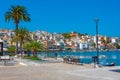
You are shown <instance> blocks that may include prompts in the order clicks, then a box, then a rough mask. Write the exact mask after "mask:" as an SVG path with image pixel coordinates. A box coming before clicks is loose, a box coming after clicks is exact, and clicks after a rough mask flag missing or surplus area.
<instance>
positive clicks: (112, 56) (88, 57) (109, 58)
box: [39, 51, 120, 66]
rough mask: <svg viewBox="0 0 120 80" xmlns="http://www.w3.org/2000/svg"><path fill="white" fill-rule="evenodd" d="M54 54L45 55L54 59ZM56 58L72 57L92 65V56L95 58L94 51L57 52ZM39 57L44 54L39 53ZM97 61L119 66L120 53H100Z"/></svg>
mask: <svg viewBox="0 0 120 80" xmlns="http://www.w3.org/2000/svg"><path fill="white" fill-rule="evenodd" d="M54 53H55V52H49V53H47V55H48V57H55V55H54ZM57 53H58V57H62V56H63V57H65V56H74V57H77V58H80V60H81V62H83V63H88V62H89V63H93V59H92V57H93V56H96V55H97V54H96V52H95V51H91V52H64V51H63V52H57ZM39 55H42V56H45V55H44V53H39ZM99 61H100V63H101V64H107V63H113V62H114V63H115V65H116V66H120V51H100V52H99Z"/></svg>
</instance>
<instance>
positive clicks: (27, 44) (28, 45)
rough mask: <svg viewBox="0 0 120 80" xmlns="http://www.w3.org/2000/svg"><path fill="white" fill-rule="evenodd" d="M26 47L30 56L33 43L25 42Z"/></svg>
mask: <svg viewBox="0 0 120 80" xmlns="http://www.w3.org/2000/svg"><path fill="white" fill-rule="evenodd" d="M24 48H25V49H26V51H27V56H30V49H31V44H30V43H29V42H28V43H25V44H24Z"/></svg>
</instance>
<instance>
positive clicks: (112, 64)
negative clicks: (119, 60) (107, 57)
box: [103, 62, 115, 66]
mask: <svg viewBox="0 0 120 80" xmlns="http://www.w3.org/2000/svg"><path fill="white" fill-rule="evenodd" d="M103 66H115V63H114V62H113V63H110V64H108V63H107V64H104V65H103Z"/></svg>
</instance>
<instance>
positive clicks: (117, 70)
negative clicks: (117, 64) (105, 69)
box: [110, 69, 120, 73]
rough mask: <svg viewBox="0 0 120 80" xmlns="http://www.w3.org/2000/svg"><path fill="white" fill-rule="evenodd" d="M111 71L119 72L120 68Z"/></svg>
mask: <svg viewBox="0 0 120 80" xmlns="http://www.w3.org/2000/svg"><path fill="white" fill-rule="evenodd" d="M110 71H113V72H118V73H120V69H115V70H110Z"/></svg>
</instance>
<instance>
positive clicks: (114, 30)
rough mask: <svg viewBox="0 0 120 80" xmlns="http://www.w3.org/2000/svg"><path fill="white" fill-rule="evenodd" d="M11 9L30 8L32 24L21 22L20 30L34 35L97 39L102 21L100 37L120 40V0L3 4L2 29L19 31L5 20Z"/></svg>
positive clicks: (1, 0) (0, 11) (7, 1)
mask: <svg viewBox="0 0 120 80" xmlns="http://www.w3.org/2000/svg"><path fill="white" fill-rule="evenodd" d="M11 5H14V6H16V5H22V6H25V7H26V9H27V12H28V13H29V14H30V18H31V22H20V23H19V27H26V28H27V29H29V30H30V31H36V30H43V31H48V32H51V33H54V32H57V33H64V32H72V31H75V32H78V33H83V34H84V33H87V34H89V35H95V34H96V24H95V21H94V20H95V18H99V23H98V31H99V34H100V35H104V36H110V37H112V36H114V37H120V28H119V27H120V0H0V28H5V29H15V24H14V22H13V21H12V20H11V21H10V22H5V17H4V14H5V12H7V11H8V9H9V8H11Z"/></svg>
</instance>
